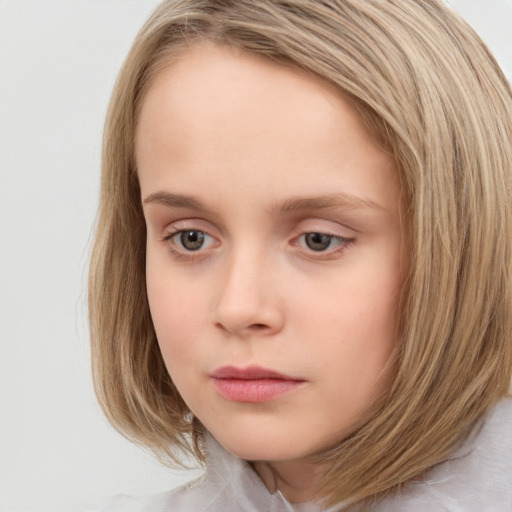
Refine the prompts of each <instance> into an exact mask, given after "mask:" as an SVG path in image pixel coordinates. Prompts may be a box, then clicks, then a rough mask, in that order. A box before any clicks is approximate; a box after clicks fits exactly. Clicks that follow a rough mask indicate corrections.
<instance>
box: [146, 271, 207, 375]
mask: <svg viewBox="0 0 512 512" xmlns="http://www.w3.org/2000/svg"><path fill="white" fill-rule="evenodd" d="M160 268H161V267H160ZM183 281H184V279H183V277H181V278H180V277H179V275H175V273H170V272H169V271H167V272H165V271H164V270H163V269H162V271H159V268H158V266H156V265H155V266H151V265H150V262H148V268H147V272H146V285H147V294H148V301H149V307H150V311H151V317H152V320H153V325H154V327H155V331H156V335H157V338H158V343H159V345H160V349H161V351H162V355H163V357H164V360H165V363H166V364H167V366H168V369H169V371H170V370H171V368H169V366H170V365H171V364H172V361H176V360H178V359H179V360H180V361H183V360H186V359H188V358H189V357H191V356H190V355H191V354H192V350H193V347H194V345H195V344H196V343H197V342H198V340H199V339H200V332H201V331H202V329H204V323H205V312H206V304H205V295H204V293H202V290H201V289H198V288H197V286H196V287H194V286H191V285H190V284H189V285H187V284H186V283H184V282H183ZM189 354H190V355H189Z"/></svg>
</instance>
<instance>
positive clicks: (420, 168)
mask: <svg viewBox="0 0 512 512" xmlns="http://www.w3.org/2000/svg"><path fill="white" fill-rule="evenodd" d="M200 40H207V41H211V42H214V43H217V44H224V45H230V46H235V47H237V48H240V49H242V50H244V51H246V52H251V53H253V54H258V55H261V56H262V57H263V58H267V59H272V60H273V61H277V62H280V63H282V64H283V65H291V66H294V67H296V68H300V69H302V70H305V71H307V72H309V73H312V74H314V75H316V76H319V77H321V78H322V79H324V80H326V81H328V82H330V83H331V84H334V85H335V86H337V87H338V88H339V90H340V93H341V94H343V95H345V97H347V98H349V99H350V101H352V103H353V104H354V105H355V106H356V108H357V109H358V111H359V113H360V115H361V118H362V119H363V121H364V122H365V123H366V125H367V127H368V129H369V130H370V131H371V132H372V133H373V134H374V135H375V137H376V138H377V139H378V140H379V141H380V142H381V143H382V144H383V145H385V146H386V147H387V148H388V150H389V151H390V152H392V154H393V155H394V158H395V160H396V164H397V169H398V172H399V174H400V180H401V184H402V189H403V193H404V195H405V197H406V198H407V201H406V203H407V206H406V211H404V215H403V217H404V230H405V233H406V234H407V239H408V241H409V245H410V255H409V261H410V270H409V274H408V276H407V282H406V287H405V290H404V300H403V307H402V317H401V329H400V337H399V339H398V340H397V347H396V376H395V378H394V381H393V383H392V385H391V387H390V389H389V391H388V392H387V393H386V395H385V396H384V397H382V398H381V399H380V400H379V401H378V402H377V404H376V406H375V410H374V411H373V413H372V414H371V415H370V417H368V418H365V420H364V422H363V423H362V424H361V425H358V428H357V429H356V430H355V432H354V433H353V434H352V435H351V436H350V437H349V438H347V439H345V440H344V441H342V442H341V443H340V444H339V445H337V446H334V447H332V448H331V449H330V450H329V451H328V452H327V453H324V454H321V455H319V458H321V459H322V460H328V461H329V463H330V470H329V471H328V472H327V474H326V475H325V479H324V486H323V490H322V492H323V495H324V496H325V497H326V499H327V502H328V503H330V504H332V503H337V502H339V501H342V500H350V501H351V502H353V503H356V502H360V503H361V502H362V501H363V500H368V499H371V498H379V497H381V496H383V495H384V494H385V493H389V492H393V491H395V490H396V489H397V488H398V487H400V486H401V485H403V484H404V483H407V482H408V481H410V480H411V479H413V478H418V477H421V475H422V474H423V473H424V472H425V471H426V470H428V469H429V468H431V467H432V466H433V465H434V464H436V463H439V462H440V461H443V460H445V459H446V458H447V457H448V456H449V455H450V454H451V453H452V452H453V450H454V449H455V447H456V446H457V445H458V444H459V443H460V442H462V441H463V440H464V439H465V438H466V436H467V435H468V434H469V432H470V430H471V429H472V428H473V427H474V426H475V425H476V424H477V422H478V421H479V420H480V419H481V418H482V417H483V416H484V415H485V413H486V412H487V411H488V410H489V408H490V407H491V406H492V405H493V404H495V403H496V402H497V400H499V399H500V397H502V396H504V395H505V394H506V393H507V389H508V386H509V383H510V377H511V372H512V340H511V336H512V335H511V333H512V309H511V306H512V300H511V286H510V284H511V283H510V276H511V263H512V258H511V252H510V250H511V240H512V216H511V208H512V193H511V192H512V190H511V187H512V182H511V172H512V94H511V90H510V86H509V84H508V83H507V81H506V79H505V77H504V76H503V74H502V72H501V71H500V69H499V67H498V65H497V64H496V62H495V60H494V59H493V57H492V56H491V55H490V53H489V51H488V50H487V48H486V47H485V45H484V44H483V43H482V42H481V40H480V39H479V37H478V36H477V35H476V34H475V33H474V32H473V30H472V29H471V28H470V27H468V26H467V25H466V24H465V23H464V22H463V21H462V20H461V19H459V18H458V17H457V16H456V15H455V14H454V13H453V12H451V11H450V10H449V9H448V8H447V7H445V6H444V5H443V4H442V3H441V2H440V1H437V0H422V1H413V0H364V1H362V0H330V1H328V2H327V1H324V2H323V1H319V0H286V1H285V0H169V1H166V2H163V3H162V4H161V5H160V6H159V7H158V8H157V9H156V11H155V12H154V13H153V15H152V16H151V17H150V19H149V20H148V21H147V23H146V24H145V25H144V27H143V28H142V30H141V31H140V33H139V35H138V36H137V38H136V40H135V42H134V44H133V46H132V49H131V51H130V53H129V55H128V57H127V59H126V62H125V64H124V66H123V68H122V71H121V73H120V76H119V78H118V81H117V84H116V86H115V89H114V92H113V96H112V100H111V104H110V108H109V111H108V116H107V121H106V127H105V136H104V149H103V169H102V184H101V203H100V209H99V218H98V225H97V233H96V241H95V245H94V250H93V255H92V262H91V268H90V292H89V293H90V295H89V304H90V324H91V336H92V347H93V352H92V355H93V370H94V379H95V385H96V391H97V395H98V397H99V400H100V402H101V404H102V406H103V408H104V411H105V413H106V414H107V416H108V418H109V419H110V421H111V422H112V424H113V425H114V426H116V427H117V428H118V429H119V430H120V431H121V432H122V433H124V434H125V435H126V436H128V437H129V438H131V439H133V440H135V441H137V442H140V443H142V444H144V445H146V446H148V447H150V448H151V449H153V450H154V451H155V452H156V453H157V454H160V455H161V456H162V455H163V456H168V457H171V458H174V460H178V458H179V456H181V453H179V452H181V451H185V452H186V451H192V452H193V453H194V454H195V455H196V456H197V457H198V458H201V457H202V451H201V438H202V434H203V427H202V426H201V424H200V423H199V422H198V421H197V420H191V417H190V416H191V415H190V414H189V411H188V408H187V406H186V404H185V403H184V402H183V400H182V399H181V397H180V395H179V394H178V392H177V390H176V388H175V387H174V385H173V383H172V380H171V378H170V377H169V375H168V373H167V371H166V368H165V366H164V363H163V360H162V356H161V354H160V351H159V348H158V344H157V340H156V335H155V332H154V328H153V325H152V321H151V317H150V312H149V307H148V303H147V299H146V289H145V254H144V252H145V225H144V219H143V214H142V209H141V204H140V202H141V199H140V190H139V185H138V180H137V172H136V168H135V159H134V154H133V152H134V149H133V148H134V136H135V129H136V124H137V118H138V112H139V109H140V105H141V102H142V100H143V98H144V93H145V91H146V90H147V87H148V84H149V83H150V82H151V77H152V76H153V75H154V74H155V73H156V72H158V70H159V69H161V68H162V66H165V65H166V64H168V63H169V62H170V61H171V60H172V59H176V58H179V57H180V55H181V54H183V52H184V51H185V50H186V48H187V47H189V46H190V45H192V44H194V43H195V42H196V41H200ZM190 439H192V440H193V441H194V443H190ZM178 453H179V455H178Z"/></svg>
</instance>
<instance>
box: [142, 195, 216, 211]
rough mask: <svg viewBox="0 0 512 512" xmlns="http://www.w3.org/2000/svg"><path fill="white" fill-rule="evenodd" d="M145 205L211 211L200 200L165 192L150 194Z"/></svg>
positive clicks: (144, 202)
mask: <svg viewBox="0 0 512 512" xmlns="http://www.w3.org/2000/svg"><path fill="white" fill-rule="evenodd" d="M142 203H143V204H161V205H163V206H168V207H169V208H188V209H190V210H204V211H210V209H209V208H207V207H206V206H205V205H204V204H203V203H202V202H201V201H200V200H199V199H196V198H195V197H193V196H187V195H182V194H171V193H169V192H164V191H163V190H161V191H158V192H154V193H153V194H149V196H147V197H146V199H144V201H143V202H142Z"/></svg>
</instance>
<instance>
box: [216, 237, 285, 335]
mask: <svg viewBox="0 0 512 512" xmlns="http://www.w3.org/2000/svg"><path fill="white" fill-rule="evenodd" d="M275 271H276V265H275V264H274V263H273V261H272V258H271V257H269V255H268V252H267V251H264V250H262V249H261V248H258V247H254V245H252V246H251V245H250V244H248V243H247V244H243V243H240V244H238V245H237V246H234V247H232V249H231V250H230V252H229V255H227V258H226V261H225V264H224V268H223V269H222V276H221V280H220V281H221V282H220V283H219V284H220V286H219V289H218V296H217V305H216V323H217V325H218V326H220V327H222V328H223V329H225V330H226V331H229V332H231V333H237V334H240V335H242V334H248V333H254V332H261V333H263V332H264V333H267V334H268V333H271V332H276V331H278V330H279V329H280V328H281V327H282V311H281V307H280V304H279V303H278V302H279V301H278V300H277V296H276V289H275V283H274V282H273V281H274V278H273V277H272V274H273V273H275Z"/></svg>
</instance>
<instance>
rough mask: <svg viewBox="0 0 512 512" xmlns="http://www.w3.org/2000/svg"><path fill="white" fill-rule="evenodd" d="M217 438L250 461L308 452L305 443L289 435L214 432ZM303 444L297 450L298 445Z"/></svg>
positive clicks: (296, 457)
mask: <svg viewBox="0 0 512 512" xmlns="http://www.w3.org/2000/svg"><path fill="white" fill-rule="evenodd" d="M212 435H213V436H214V437H215V439H216V440H217V441H218V442H219V443H220V444H221V445H222V446H223V447H224V448H225V449H226V450H227V451H228V452H229V453H231V454H232V455H235V456H236V457H239V458H240V459H245V460H249V461H258V460H264V461H283V460H293V459H299V458H302V457H305V456H307V455H308V452H307V451H305V450H304V448H305V446H303V443H298V441H296V442H294V440H293V439H290V436H289V435H286V436H267V435H261V434H260V435H252V433H249V432H247V433H245V435H226V434H225V433H223V435H220V436H217V435H215V433H212ZM297 445H298V446H301V450H297V449H296V446H297Z"/></svg>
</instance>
